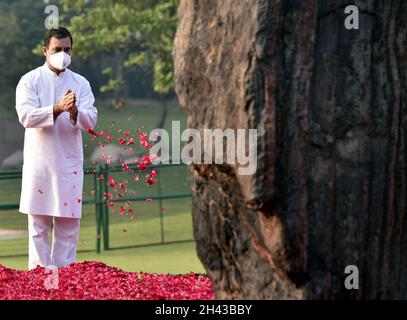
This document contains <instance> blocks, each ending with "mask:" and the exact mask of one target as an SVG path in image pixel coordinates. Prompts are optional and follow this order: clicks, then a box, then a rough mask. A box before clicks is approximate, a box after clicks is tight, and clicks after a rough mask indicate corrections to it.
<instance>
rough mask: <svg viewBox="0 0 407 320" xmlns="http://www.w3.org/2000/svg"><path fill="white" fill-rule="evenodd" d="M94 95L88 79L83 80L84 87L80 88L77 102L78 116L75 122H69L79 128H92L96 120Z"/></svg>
mask: <svg viewBox="0 0 407 320" xmlns="http://www.w3.org/2000/svg"><path fill="white" fill-rule="evenodd" d="M94 103H95V97H94V96H93V93H92V89H91V87H90V84H89V81H85V84H84V87H83V88H82V90H81V93H80V97H79V104H78V116H77V118H76V123H72V122H71V124H72V125H73V126H74V127H77V128H78V129H80V130H88V129H93V128H94V127H95V125H96V120H97V109H96V108H95V106H94Z"/></svg>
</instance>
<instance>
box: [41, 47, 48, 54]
mask: <svg viewBox="0 0 407 320" xmlns="http://www.w3.org/2000/svg"><path fill="white" fill-rule="evenodd" d="M42 53H43V54H44V56H47V48H45V47H42Z"/></svg>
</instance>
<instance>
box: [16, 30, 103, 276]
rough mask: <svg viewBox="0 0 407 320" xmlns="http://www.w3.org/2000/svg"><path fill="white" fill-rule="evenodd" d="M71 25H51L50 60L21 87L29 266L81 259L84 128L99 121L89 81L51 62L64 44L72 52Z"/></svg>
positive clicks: (23, 80) (46, 48) (23, 196)
mask: <svg viewBox="0 0 407 320" xmlns="http://www.w3.org/2000/svg"><path fill="white" fill-rule="evenodd" d="M63 29H64V28H63ZM65 30H66V29H65ZM66 31H67V30H66ZM66 31H64V30H62V32H59V33H58V30H57V31H56V33H52V31H51V37H50V34H49V33H50V31H47V32H48V38H49V39H48V42H49V43H48V46H47V45H44V55H45V56H46V58H47V60H46V62H45V63H44V65H42V66H40V67H38V68H36V69H35V70H32V71H30V72H28V73H27V74H25V75H24V76H23V77H22V78H21V80H20V82H19V83H18V86H17V89H16V110H17V113H18V118H19V121H20V123H21V124H22V125H23V126H24V127H25V128H26V129H25V139H24V162H23V176H22V189H21V199H20V208H19V211H20V212H22V213H25V214H27V215H28V231H29V269H33V268H35V267H36V266H37V265H39V266H43V267H47V266H57V267H62V266H66V265H69V264H71V263H73V262H75V260H76V247H77V241H78V235H79V225H80V218H81V208H82V188H83V145H82V134H81V130H88V129H91V128H93V127H94V126H95V124H96V119H97V110H96V108H95V107H94V96H93V94H92V90H91V87H90V84H89V82H88V81H87V80H86V79H85V78H84V77H82V76H80V75H79V74H76V73H74V72H72V71H71V70H69V69H67V68H64V69H62V70H58V69H57V68H55V67H54V65H55V63H53V64H52V63H50V61H52V59H51V56H52V54H55V53H57V52H61V50H65V51H67V52H68V53H69V56H70V52H71V48H70V47H71V46H72V38H71V36H70V34H69V37H65V38H64V37H63V36H64V35H65V34H66ZM54 32H55V31H54ZM64 32H65V33H64ZM68 32H69V31H68ZM61 34H62V35H61ZM46 35H47V34H46ZM44 39H45V38H44ZM56 51H57V52H56ZM54 57H56V56H54ZM65 57H66V55H65ZM54 60H55V59H54ZM69 61H70V60H69ZM68 96H69V97H68ZM52 227H53V243H52V252H51V248H50V244H49V238H48V237H49V233H50V230H51V228H52Z"/></svg>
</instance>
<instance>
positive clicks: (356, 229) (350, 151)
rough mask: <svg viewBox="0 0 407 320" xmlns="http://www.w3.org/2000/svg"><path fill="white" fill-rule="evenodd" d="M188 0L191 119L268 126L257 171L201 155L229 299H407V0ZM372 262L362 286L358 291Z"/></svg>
mask: <svg viewBox="0 0 407 320" xmlns="http://www.w3.org/2000/svg"><path fill="white" fill-rule="evenodd" d="M347 4H348V1H337V0H327V1H315V0H310V1H303V0H290V1H288V0H281V1H274V0H252V1H243V0H225V1H211V0H183V1H181V6H180V19H181V22H180V27H179V29H178V32H177V36H176V41H175V50H174V61H175V71H176V72H175V81H176V91H177V94H178V96H179V98H180V102H181V104H182V105H183V106H184V108H185V110H186V112H187V113H188V125H189V127H191V128H196V129H203V128H220V129H225V128H257V129H259V138H258V143H257V149H258V158H257V164H258V167H257V173H256V174H255V175H253V176H239V175H237V172H236V166H233V165H205V164H201V165H198V164H195V165H193V166H192V167H191V172H192V176H193V222H194V234H195V238H196V240H197V247H198V254H199V257H200V259H201V261H202V262H203V264H204V265H205V268H206V270H207V272H208V274H209V276H210V278H211V279H212V283H213V286H214V289H215V291H216V296H217V298H220V299H224V298H225V299H230V298H254V299H282V298H299V299H302V298H309V299H322V298H324V299H338V298H339V299H341V298H351V299H359V298H370V299H391V298H393V299H406V298H407V255H406V254H405V252H406V248H407V232H406V230H407V229H406V228H407V219H406V213H407V212H406V210H407V203H406V199H407V197H406V196H407V162H406V159H407V144H406V141H407V140H406V138H407V110H406V109H407V99H406V92H407V79H406V75H407V60H406V48H407V20H406V19H405V17H406V16H407V2H406V1H404V0H393V1H376V0H366V1H355V4H356V5H357V6H358V7H359V10H360V29H359V30H347V29H345V27H344V21H345V19H346V17H347V15H346V14H344V9H345V7H346V5H347ZM348 265H355V266H357V267H358V268H359V290H347V289H346V288H345V286H344V281H345V278H346V276H348V275H347V274H345V269H346V266H348Z"/></svg>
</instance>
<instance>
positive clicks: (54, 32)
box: [44, 27, 73, 48]
mask: <svg viewBox="0 0 407 320" xmlns="http://www.w3.org/2000/svg"><path fill="white" fill-rule="evenodd" d="M52 37H55V38H57V39H63V38H66V37H69V39H71V47H72V45H73V39H72V36H71V33H70V32H69V30H68V29H67V28H64V27H59V28H58V29H48V30H47V32H45V35H44V47H45V48H48V46H49V43H50V42H51V38H52Z"/></svg>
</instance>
